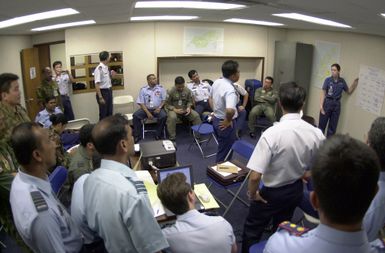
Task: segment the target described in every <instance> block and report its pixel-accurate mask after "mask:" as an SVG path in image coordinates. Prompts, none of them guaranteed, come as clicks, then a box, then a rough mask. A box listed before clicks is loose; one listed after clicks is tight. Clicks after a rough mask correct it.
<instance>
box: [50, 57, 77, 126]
mask: <svg viewBox="0 0 385 253" xmlns="http://www.w3.org/2000/svg"><path fill="white" fill-rule="evenodd" d="M52 67H53V69H54V72H55V75H54V76H53V77H52V79H53V80H54V81H55V82H56V83H57V85H58V87H59V93H60V97H61V103H62V107H63V109H64V115H65V116H66V118H67V120H74V119H75V116H74V112H73V110H72V105H71V100H70V90H71V89H72V83H73V82H74V81H75V80H74V79H73V77H72V75H71V73H70V72H69V71H68V70H64V71H63V69H62V62H61V61H55V62H54V63H53V64H52Z"/></svg>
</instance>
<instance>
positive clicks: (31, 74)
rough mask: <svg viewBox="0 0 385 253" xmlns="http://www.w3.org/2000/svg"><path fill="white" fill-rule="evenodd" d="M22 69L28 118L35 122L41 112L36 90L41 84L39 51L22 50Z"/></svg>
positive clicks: (34, 49)
mask: <svg viewBox="0 0 385 253" xmlns="http://www.w3.org/2000/svg"><path fill="white" fill-rule="evenodd" d="M20 55H21V69H22V74H23V86H24V98H25V106H26V109H27V111H28V116H29V118H30V119H31V120H34V119H35V117H36V114H37V113H38V112H39V111H40V107H39V105H38V103H37V97H36V90H37V88H38V87H39V86H40V82H41V77H40V74H41V69H40V65H39V49H37V48H25V49H23V50H21V53H20Z"/></svg>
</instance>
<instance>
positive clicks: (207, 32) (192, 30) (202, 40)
mask: <svg viewBox="0 0 385 253" xmlns="http://www.w3.org/2000/svg"><path fill="white" fill-rule="evenodd" d="M223 34H224V29H223V28H205V27H185V28H184V43H183V52H184V53H185V54H222V53H223Z"/></svg>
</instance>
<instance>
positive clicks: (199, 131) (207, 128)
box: [189, 117, 218, 158]
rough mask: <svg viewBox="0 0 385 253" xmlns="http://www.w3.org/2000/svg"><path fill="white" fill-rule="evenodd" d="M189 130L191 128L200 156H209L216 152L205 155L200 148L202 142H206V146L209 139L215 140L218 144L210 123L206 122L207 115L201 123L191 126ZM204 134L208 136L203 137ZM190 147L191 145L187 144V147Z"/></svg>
mask: <svg viewBox="0 0 385 253" xmlns="http://www.w3.org/2000/svg"><path fill="white" fill-rule="evenodd" d="M191 130H192V134H193V138H194V142H195V144H196V145H197V146H198V148H199V151H200V152H201V154H202V157H203V158H208V157H211V156H215V155H216V154H217V153H216V152H215V153H211V154H207V155H206V154H205V153H204V152H203V149H202V144H203V143H205V142H206V146H207V145H208V144H209V142H210V141H211V139H213V140H214V141H215V143H216V144H217V145H218V141H217V138H216V137H215V135H214V128H213V126H212V125H211V124H209V123H207V117H206V120H205V121H204V122H203V123H201V124H199V125H194V126H191ZM204 136H209V138H206V139H204V138H203V137H204ZM190 148H191V145H190V146H189V149H190Z"/></svg>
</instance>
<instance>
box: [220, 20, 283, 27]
mask: <svg viewBox="0 0 385 253" xmlns="http://www.w3.org/2000/svg"><path fill="white" fill-rule="evenodd" d="M223 22H230V23H241V24H253V25H267V26H282V25H284V24H281V23H274V22H268V21H261V20H251V19H242V18H229V19H226V20H223Z"/></svg>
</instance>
